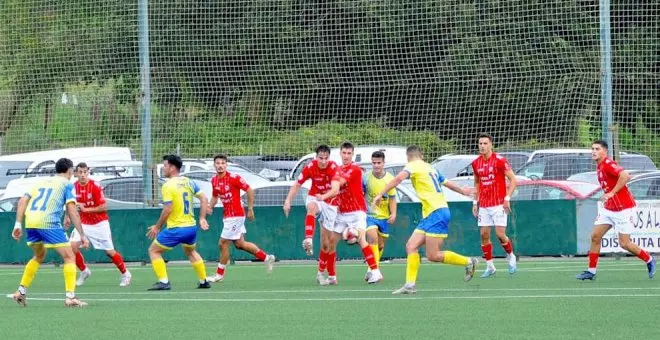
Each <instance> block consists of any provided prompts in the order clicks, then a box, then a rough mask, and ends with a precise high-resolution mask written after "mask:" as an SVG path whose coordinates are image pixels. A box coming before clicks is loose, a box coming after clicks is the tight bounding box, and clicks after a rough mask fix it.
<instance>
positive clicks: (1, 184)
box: [0, 161, 32, 189]
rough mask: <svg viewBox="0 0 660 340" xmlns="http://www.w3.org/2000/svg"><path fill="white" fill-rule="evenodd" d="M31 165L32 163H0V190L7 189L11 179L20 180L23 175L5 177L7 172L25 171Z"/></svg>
mask: <svg viewBox="0 0 660 340" xmlns="http://www.w3.org/2000/svg"><path fill="white" fill-rule="evenodd" d="M30 165H32V161H3V162H0V188H2V189H5V188H7V183H9V181H11V180H13V179H17V178H21V176H23V174H20V173H19V174H11V175H7V171H9V170H26V171H27V168H28V167H29V166H30Z"/></svg>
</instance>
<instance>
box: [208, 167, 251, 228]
mask: <svg viewBox="0 0 660 340" xmlns="http://www.w3.org/2000/svg"><path fill="white" fill-rule="evenodd" d="M211 185H212V186H213V197H217V198H218V199H220V202H222V207H223V209H222V213H223V216H224V218H227V217H242V216H245V210H244V209H243V205H242V204H241V190H243V191H248V189H250V186H249V185H248V184H247V182H246V181H245V180H244V179H243V178H242V177H241V176H239V175H236V174H231V173H229V172H228V171H226V172H225V175H224V176H222V177H219V176H218V175H215V176H214V177H213V178H211Z"/></svg>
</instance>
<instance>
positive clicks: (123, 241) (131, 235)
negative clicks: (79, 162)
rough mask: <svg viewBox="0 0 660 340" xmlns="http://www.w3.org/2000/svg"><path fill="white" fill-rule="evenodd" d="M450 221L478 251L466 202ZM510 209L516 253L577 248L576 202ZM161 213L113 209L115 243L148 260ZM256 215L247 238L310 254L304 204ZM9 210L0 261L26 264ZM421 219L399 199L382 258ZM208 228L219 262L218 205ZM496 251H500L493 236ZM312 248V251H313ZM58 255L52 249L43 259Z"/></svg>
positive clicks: (353, 249) (172, 255)
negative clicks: (150, 235) (305, 245)
mask: <svg viewBox="0 0 660 340" xmlns="http://www.w3.org/2000/svg"><path fill="white" fill-rule="evenodd" d="M450 209H451V214H452V222H451V226H450V233H449V237H448V238H447V239H446V241H445V246H444V248H445V249H450V250H453V251H456V252H459V253H462V254H466V255H471V256H479V255H480V254H481V247H480V241H479V240H480V237H479V228H478V227H477V225H476V219H475V218H474V217H473V216H472V204H471V203H470V202H459V203H452V204H451V206H450ZM513 210H514V212H513V213H512V214H511V215H510V216H509V227H508V234H509V235H510V237H511V239H512V240H513V242H514V247H515V252H516V253H517V254H520V255H523V256H541V255H545V256H555V255H573V254H575V253H576V249H577V244H576V208H575V201H568V200H551V201H519V202H515V203H514V204H513ZM159 214H160V210H158V209H144V210H113V211H110V223H111V227H112V232H113V238H114V243H115V247H116V249H117V250H118V251H120V252H121V253H122V254H123V255H124V258H125V260H126V261H131V262H132V261H137V262H139V261H148V255H147V248H148V246H149V244H150V242H151V241H150V240H149V239H147V237H146V236H145V233H146V230H147V228H148V227H149V226H150V225H152V224H153V223H154V222H155V221H156V220H157V219H158V216H159ZM255 215H256V220H255V221H254V222H247V230H248V233H247V234H246V239H247V240H250V241H253V242H255V243H257V244H258V245H259V246H260V247H262V248H263V249H264V250H265V251H266V252H268V253H273V254H275V255H276V256H277V257H278V258H279V259H282V260H293V259H309V257H307V256H306V255H305V253H304V252H303V250H302V248H301V242H302V237H303V228H304V227H303V221H304V215H305V210H304V207H294V208H293V209H292V211H291V214H290V215H289V218H285V217H284V214H283V213H282V208H281V207H258V208H255ZM14 219H15V215H14V214H13V213H1V214H0V225H3V226H5V227H4V228H3V230H5V232H4V235H5V237H2V238H0V263H25V262H26V261H27V260H28V259H29V258H30V256H31V251H30V249H29V248H28V247H27V246H26V245H25V239H23V240H21V241H20V242H16V241H14V240H13V239H12V238H11V237H10V233H11V228H12V226H13V225H14ZM420 219H421V209H420V206H419V204H416V203H410V204H400V205H399V213H398V219H397V221H396V223H395V224H394V225H393V226H392V227H391V228H390V239H389V241H388V243H387V246H386V248H385V253H384V255H383V257H384V258H402V257H405V256H406V251H405V244H406V241H407V239H408V236H410V234H411V233H412V231H413V230H414V228H415V226H416V225H417V223H418V222H419V220H420ZM209 223H210V224H211V229H210V230H208V231H206V232H203V231H199V233H198V237H197V245H198V249H199V252H200V254H201V255H202V257H203V258H204V259H205V260H211V261H217V259H218V247H217V243H218V238H219V237H220V232H221V230H222V209H216V211H215V212H214V214H213V215H212V216H210V217H209ZM493 240H494V243H495V247H493V248H494V249H495V255H496V256H501V255H504V253H503V251H502V248H501V247H499V246H498V245H497V241H496V240H495V238H494V235H493ZM319 244H320V243H319V230H318V227H317V232H316V236H315V248H316V249H315V251H316V253H318V246H319ZM338 251H339V254H338V255H339V256H338V257H339V258H343V259H346V258H356V259H357V258H361V257H362V255H361V252H360V249H358V247H357V246H347V245H346V244H343V243H342V244H340V246H339V250H338ZM316 253H315V256H316ZM84 254H85V258H86V259H87V261H88V262H108V259H107V258H106V257H105V255H104V254H103V252H102V251H91V250H87V251H85V253H84ZM166 257H167V259H169V260H184V259H185V257H184V256H183V252H182V251H181V249H179V248H177V249H175V250H173V251H171V252H169V253H168V254H167V256H166ZM232 259H233V260H249V259H252V256H251V255H249V254H247V253H245V252H242V251H237V250H235V249H233V250H232ZM53 260H57V256H56V254H54V253H53V252H51V254H49V256H48V258H47V261H48V262H50V261H53Z"/></svg>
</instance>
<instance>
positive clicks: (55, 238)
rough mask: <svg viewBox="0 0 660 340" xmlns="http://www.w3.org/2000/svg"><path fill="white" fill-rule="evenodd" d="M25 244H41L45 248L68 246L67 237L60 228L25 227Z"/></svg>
mask: <svg viewBox="0 0 660 340" xmlns="http://www.w3.org/2000/svg"><path fill="white" fill-rule="evenodd" d="M26 230H27V244H28V246H31V245H33V244H43V245H44V247H46V248H60V247H66V246H69V245H70V244H69V239H68V238H67V237H66V233H65V232H64V229H62V228H54V229H36V228H26Z"/></svg>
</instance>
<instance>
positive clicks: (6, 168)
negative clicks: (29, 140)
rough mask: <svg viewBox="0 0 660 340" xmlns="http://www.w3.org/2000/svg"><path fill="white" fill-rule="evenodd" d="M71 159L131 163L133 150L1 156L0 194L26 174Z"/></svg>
mask: <svg viewBox="0 0 660 340" xmlns="http://www.w3.org/2000/svg"><path fill="white" fill-rule="evenodd" d="M63 157H66V158H69V159H71V160H72V161H73V162H74V164H75V163H77V162H92V161H131V160H133V154H132V152H131V149H129V148H125V147H83V148H69V149H58V150H47V151H37V152H28V153H19V154H13V155H6V156H0V193H1V192H3V191H4V189H5V188H6V187H7V184H8V183H9V181H11V180H13V179H18V178H23V177H25V175H26V173H33V172H39V171H40V169H41V168H44V167H46V166H49V165H50V166H52V165H54V164H55V162H57V160H58V159H60V158H63Z"/></svg>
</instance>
